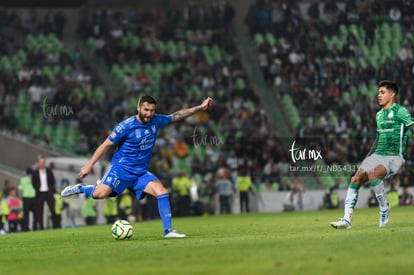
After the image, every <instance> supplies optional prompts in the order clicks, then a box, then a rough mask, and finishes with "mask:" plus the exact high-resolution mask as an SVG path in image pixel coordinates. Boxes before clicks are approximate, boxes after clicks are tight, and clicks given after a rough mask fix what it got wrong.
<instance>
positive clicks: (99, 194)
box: [61, 95, 213, 238]
mask: <svg viewBox="0 0 414 275" xmlns="http://www.w3.org/2000/svg"><path fill="white" fill-rule="evenodd" d="M212 103H213V99H212V98H210V97H208V98H206V99H205V100H204V101H203V102H202V103H201V104H200V105H198V106H194V107H191V108H184V109H181V110H179V111H176V112H174V113H172V114H170V115H161V114H156V113H155V106H156V104H157V102H156V100H155V99H154V98H153V97H151V96H148V95H146V96H142V97H141V98H140V100H139V101H138V105H137V115H134V116H131V117H129V118H127V119H126V120H124V121H122V122H121V123H119V124H118V125H117V126H116V127H115V128H114V130H113V131H112V133H111V134H110V135H109V136H108V138H107V139H106V140H105V141H104V142H103V143H102V144H101V145H100V146H99V147H98V148H97V149H96V151H95V152H94V153H93V155H92V157H91V158H90V160H89V161H88V163H87V164H86V165H85V166H84V167H82V168H81V170H80V172H79V177H80V178H81V179H82V178H84V177H86V176H87V175H88V174H89V173H90V172H91V171H92V168H93V165H94V164H95V163H96V162H97V161H98V160H99V159H100V158H101V157H102V156H103V155H104V154H105V152H107V150H108V149H109V148H111V147H113V146H117V147H118V150H117V151H116V152H115V154H114V156H113V157H112V164H111V165H110V167H109V168H108V171H106V174H105V175H104V176H103V178H102V179H101V184H98V185H82V184H75V185H71V186H68V187H66V188H65V189H63V190H62V193H61V196H62V197H68V196H71V195H75V194H79V193H85V194H86V195H87V196H91V197H92V198H94V199H104V198H106V197H108V196H116V195H121V194H122V192H123V191H124V190H125V189H127V188H128V189H129V190H131V191H132V192H133V193H134V194H135V196H136V198H137V199H138V200H140V199H142V198H143V197H144V196H145V194H150V195H152V196H154V197H156V198H157V200H158V210H159V213H160V217H161V220H162V223H163V226H164V237H165V238H185V237H186V235H184V234H180V233H178V232H176V231H175V230H173V229H172V216H171V207H170V201H169V195H168V190H167V189H166V188H165V187H164V186H163V185H162V183H161V182H160V180H159V179H158V178H157V177H156V176H155V175H154V174H152V173H151V172H149V171H148V166H149V163H150V159H151V156H152V153H153V149H154V146H155V141H156V137H157V133H158V131H159V129H160V128H161V127H163V126H165V125H167V124H170V123H172V122H177V121H181V120H183V119H185V118H187V117H189V116H191V115H193V114H196V113H198V112H200V111H203V110H207V109H208V108H209V107H210V106H211V104H212Z"/></svg>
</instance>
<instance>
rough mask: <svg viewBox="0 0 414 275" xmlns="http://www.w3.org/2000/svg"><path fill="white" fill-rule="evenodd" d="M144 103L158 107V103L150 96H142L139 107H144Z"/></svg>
mask: <svg viewBox="0 0 414 275" xmlns="http://www.w3.org/2000/svg"><path fill="white" fill-rule="evenodd" d="M144 102H147V103H150V104H154V105H157V101H156V100H155V99H154V98H153V97H152V96H150V95H143V96H141V97H140V98H139V100H138V105H142V103H144Z"/></svg>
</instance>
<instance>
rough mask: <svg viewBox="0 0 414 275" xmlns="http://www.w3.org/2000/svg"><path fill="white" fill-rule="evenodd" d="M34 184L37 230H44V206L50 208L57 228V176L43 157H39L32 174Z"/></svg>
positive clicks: (54, 225)
mask: <svg viewBox="0 0 414 275" xmlns="http://www.w3.org/2000/svg"><path fill="white" fill-rule="evenodd" d="M32 184H33V187H34V189H35V190H36V211H35V213H36V217H35V221H36V228H37V229H40V230H43V229H44V222H43V215H44V205H45V202H46V203H47V206H48V208H49V211H50V213H51V218H52V226H53V228H57V223H56V212H55V198H54V194H55V175H54V174H53V171H52V170H51V169H50V168H47V167H46V158H45V157H44V156H42V155H39V156H38V157H37V169H35V170H33V173H32Z"/></svg>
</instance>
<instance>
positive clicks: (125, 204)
mask: <svg viewBox="0 0 414 275" xmlns="http://www.w3.org/2000/svg"><path fill="white" fill-rule="evenodd" d="M118 213H119V218H120V219H121V220H128V217H129V216H130V215H131V213H132V197H131V194H130V193H129V191H128V189H126V190H125V191H124V193H122V195H121V196H120V197H119V204H118Z"/></svg>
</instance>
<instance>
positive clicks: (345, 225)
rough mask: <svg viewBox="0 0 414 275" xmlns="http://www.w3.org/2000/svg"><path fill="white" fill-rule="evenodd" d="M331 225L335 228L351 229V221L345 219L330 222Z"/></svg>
mask: <svg viewBox="0 0 414 275" xmlns="http://www.w3.org/2000/svg"><path fill="white" fill-rule="evenodd" d="M331 226H332V227H333V228H336V229H351V222H349V221H348V220H346V219H340V220H339V221H337V222H331Z"/></svg>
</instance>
